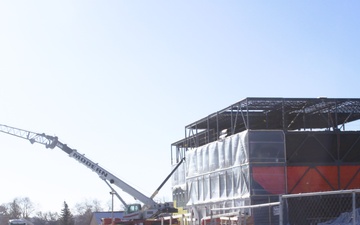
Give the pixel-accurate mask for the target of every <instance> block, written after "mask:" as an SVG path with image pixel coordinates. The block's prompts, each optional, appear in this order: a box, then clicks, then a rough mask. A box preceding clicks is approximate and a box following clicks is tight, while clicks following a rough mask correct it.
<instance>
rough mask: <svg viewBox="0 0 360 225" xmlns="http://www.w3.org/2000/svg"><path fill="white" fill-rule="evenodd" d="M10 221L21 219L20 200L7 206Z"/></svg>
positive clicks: (16, 199)
mask: <svg viewBox="0 0 360 225" xmlns="http://www.w3.org/2000/svg"><path fill="white" fill-rule="evenodd" d="M7 208H8V213H9V219H19V218H20V217H21V208H20V206H19V199H18V198H15V199H14V200H13V201H12V202H9V203H8V204H7Z"/></svg>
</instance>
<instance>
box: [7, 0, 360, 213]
mask: <svg viewBox="0 0 360 225" xmlns="http://www.w3.org/2000/svg"><path fill="white" fill-rule="evenodd" d="M359 11H360V2H359V1H357V0H343V1H335V0H317V1H313V0H303V1H285V0H284V1H280V0H273V1H268V0H262V1H261V0H255V1H242V0H236V1H235V0H225V1H220V0H207V1H203V0H198V1H189V0H184V1H178V0H174V1H165V0H153V1H140V0H132V1H125V0H116V1H115V0H108V1H95V0H86V1H85V0H78V1H72V0H61V1H59V0H54V1H47V0H32V1H27V0H18V1H12V0H0V84H1V88H0V103H1V110H0V124H4V125H8V126H13V127H16V128H20V129H24V130H29V131H32V132H36V133H46V134H49V135H53V136H57V137H59V140H60V141H61V142H63V143H65V144H67V145H68V146H69V147H71V148H73V149H76V150H77V151H78V152H80V153H82V154H85V156H86V157H88V158H89V159H91V160H92V161H94V162H97V163H99V165H100V166H102V167H103V168H105V169H107V170H108V171H109V172H111V173H112V174H114V175H116V176H117V177H118V178H120V179H122V180H123V181H125V182H126V183H128V184H130V185H131V186H132V187H134V188H136V189H137V190H139V191H140V192H142V193H144V194H145V195H146V196H151V195H152V193H153V192H154V191H155V190H156V188H157V187H158V186H159V185H160V184H161V182H162V181H163V180H164V179H165V177H166V176H167V175H168V174H169V173H170V172H171V163H170V159H171V144H172V143H174V142H176V141H178V140H181V139H183V138H184V137H185V126H186V125H188V124H190V123H192V122H195V121H197V120H199V119H202V118H204V117H206V116H207V115H209V114H212V113H214V112H216V111H218V110H221V109H223V108H225V107H227V106H229V105H231V104H233V103H235V102H237V101H240V100H242V99H244V98H246V97H314V98H316V97H319V96H326V97H329V98H359V97H360V94H359V83H360V76H359V72H360V41H359V40H360V14H359V13H358V12H359ZM0 154H1V162H0V170H1V171H2V175H1V176H0V179H1V183H0V184H1V189H0V190H1V191H0V204H3V203H8V202H11V201H12V200H13V199H14V198H18V197H29V198H30V200H31V201H32V202H33V203H34V205H35V206H36V211H43V212H47V211H51V212H60V210H61V209H62V206H63V202H64V201H66V202H67V203H68V205H69V207H70V208H72V207H75V204H77V203H81V202H84V201H88V200H93V199H96V200H98V201H100V202H102V203H103V207H104V208H105V209H106V210H107V209H108V207H109V205H110V202H111V195H110V194H109V192H110V190H109V187H108V186H107V185H106V184H105V183H104V182H103V181H102V180H101V179H99V178H98V176H97V175H96V174H95V173H93V172H92V171H91V170H89V169H88V168H87V167H85V166H84V165H82V164H80V163H78V162H77V161H75V160H74V159H72V158H69V157H68V155H67V154H66V153H64V152H62V151H61V150H60V149H58V148H55V149H53V150H51V149H46V148H44V146H42V145H36V144H34V145H31V144H30V143H29V142H28V141H27V140H24V139H20V138H17V137H13V136H10V135H7V134H4V133H0ZM116 190H117V191H118V192H119V194H120V195H121V196H122V197H123V198H124V199H125V201H126V202H128V203H132V202H134V199H133V198H132V197H131V196H128V195H127V194H126V193H122V192H121V191H120V189H116ZM155 199H156V200H158V201H171V200H172V198H171V182H168V183H167V184H166V185H165V186H164V187H163V189H161V191H160V192H159V194H158V195H157V196H156V198H155ZM115 209H121V203H120V201H117V200H116V199H115Z"/></svg>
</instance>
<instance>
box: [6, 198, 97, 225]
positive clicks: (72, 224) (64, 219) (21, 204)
mask: <svg viewBox="0 0 360 225" xmlns="http://www.w3.org/2000/svg"><path fill="white" fill-rule="evenodd" d="M96 211H103V208H102V207H101V204H100V202H99V201H97V200H88V201H85V202H82V203H77V204H76V205H75V208H74V209H73V210H71V209H70V208H69V206H68V204H67V203H66V201H64V202H63V207H62V209H61V211H60V213H57V212H50V211H48V212H42V211H36V209H35V205H34V203H33V202H32V201H31V200H30V199H29V198H28V197H22V198H15V199H14V200H13V201H12V202H9V203H3V204H1V205H0V225H8V221H9V220H11V219H19V218H24V219H27V220H29V221H31V222H32V223H33V224H34V225H89V224H90V221H91V217H92V213H93V212H96Z"/></svg>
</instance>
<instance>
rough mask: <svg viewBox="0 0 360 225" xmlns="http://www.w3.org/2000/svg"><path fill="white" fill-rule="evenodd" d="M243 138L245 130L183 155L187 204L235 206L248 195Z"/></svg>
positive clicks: (245, 134) (247, 159)
mask: <svg viewBox="0 0 360 225" xmlns="http://www.w3.org/2000/svg"><path fill="white" fill-rule="evenodd" d="M246 139H247V131H244V132H242V133H238V134H235V135H233V136H230V137H228V138H226V139H225V140H223V141H217V142H212V143H209V144H207V145H204V146H201V147H198V148H195V149H192V150H189V151H187V152H186V164H185V165H186V166H185V167H186V171H185V174H186V175H185V181H186V187H187V191H188V193H187V194H188V199H189V202H188V204H187V205H196V204H206V203H209V202H211V203H214V202H219V203H220V202H222V204H227V203H225V202H228V201H231V202H232V204H231V205H235V204H239V203H234V201H236V199H242V200H241V201H243V199H244V198H246V197H248V196H249V187H248V184H249V182H248V180H249V165H248V161H249V157H248V155H249V153H248V151H249V150H248V146H247V144H246V143H247V140H246ZM177 180H178V181H180V180H179V179H177ZM173 184H174V183H173ZM179 184H180V183H179Z"/></svg>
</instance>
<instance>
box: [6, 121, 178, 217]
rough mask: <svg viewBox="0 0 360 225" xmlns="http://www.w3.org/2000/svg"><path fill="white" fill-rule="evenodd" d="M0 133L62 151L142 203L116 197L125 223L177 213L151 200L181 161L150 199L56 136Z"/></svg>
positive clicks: (168, 205)
mask: <svg viewBox="0 0 360 225" xmlns="http://www.w3.org/2000/svg"><path fill="white" fill-rule="evenodd" d="M0 132H3V133H6V134H10V135H13V136H16V137H19V138H23V139H26V140H29V141H30V143H31V144H34V143H39V144H42V145H45V147H46V148H50V149H54V148H55V147H58V148H60V149H61V150H63V151H64V152H65V153H67V154H68V155H69V156H70V157H71V158H73V159H75V160H76V161H78V162H79V163H81V164H83V165H84V166H86V167H88V168H89V169H91V170H92V171H93V172H95V173H96V174H97V175H99V177H100V179H102V180H104V181H105V182H106V183H107V184H108V185H109V187H110V188H111V189H112V190H113V191H114V189H113V188H112V186H111V185H110V184H113V185H115V186H117V187H119V188H120V189H121V190H123V191H124V192H126V193H128V194H129V195H131V196H132V197H134V198H135V199H137V200H139V201H140V202H142V203H143V205H141V204H138V203H135V204H126V203H125V202H124V201H123V200H122V199H121V198H120V196H118V197H119V198H120V200H121V201H122V203H123V204H124V206H125V207H126V210H125V212H124V218H123V219H124V220H125V221H134V220H146V219H152V218H156V217H157V216H159V215H160V214H161V213H176V212H177V209H176V208H174V207H173V206H172V204H171V203H157V202H155V201H154V200H153V198H154V196H155V195H156V194H157V193H158V191H159V190H160V188H161V187H162V186H163V185H164V184H165V182H166V181H167V180H168V179H169V178H170V176H171V175H172V174H173V172H174V171H175V170H176V169H177V167H178V166H179V165H180V163H181V162H182V161H181V162H180V163H179V164H178V165H177V166H176V167H175V168H174V169H173V171H172V172H171V173H170V174H169V176H168V177H167V178H166V179H165V180H164V181H163V182H162V184H161V185H160V186H159V188H158V189H157V190H156V191H155V192H154V194H153V195H152V196H151V197H147V196H146V195H144V194H143V193H141V192H139V191H138V190H136V189H135V188H133V187H131V186H130V185H129V184H127V183H125V182H124V181H123V180H121V179H119V178H118V177H116V176H115V175H113V174H112V173H110V172H109V171H107V170H105V169H104V168H103V167H101V166H99V165H98V164H97V163H94V162H93V161H91V160H90V159H88V158H87V157H85V155H83V154H80V153H79V152H78V151H77V150H75V149H72V148H70V147H69V146H67V145H66V144H63V143H62V142H60V141H59V139H58V137H56V136H50V135H46V134H45V133H35V132H31V131H27V130H23V129H19V128H15V127H10V126H7V125H2V124H0ZM109 183H110V184H109Z"/></svg>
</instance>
